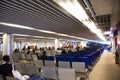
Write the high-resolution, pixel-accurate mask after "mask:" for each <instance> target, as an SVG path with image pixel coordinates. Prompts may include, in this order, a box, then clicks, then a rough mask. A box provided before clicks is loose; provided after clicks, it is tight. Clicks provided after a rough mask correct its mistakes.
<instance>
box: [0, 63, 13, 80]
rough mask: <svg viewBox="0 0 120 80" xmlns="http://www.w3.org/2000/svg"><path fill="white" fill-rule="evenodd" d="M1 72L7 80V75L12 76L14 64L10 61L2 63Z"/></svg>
mask: <svg viewBox="0 0 120 80" xmlns="http://www.w3.org/2000/svg"><path fill="white" fill-rule="evenodd" d="M0 74H1V75H2V76H3V79H4V80H6V79H5V77H6V76H12V65H11V64H8V63H5V64H2V65H0Z"/></svg>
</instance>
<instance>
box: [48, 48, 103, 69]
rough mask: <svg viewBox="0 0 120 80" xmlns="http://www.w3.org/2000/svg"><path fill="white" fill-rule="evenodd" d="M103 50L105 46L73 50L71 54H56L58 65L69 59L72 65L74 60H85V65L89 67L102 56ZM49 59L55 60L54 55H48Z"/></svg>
mask: <svg viewBox="0 0 120 80" xmlns="http://www.w3.org/2000/svg"><path fill="white" fill-rule="evenodd" d="M103 50H104V49H103V48H101V49H94V50H92V49H91V50H89V51H78V52H72V53H71V54H69V53H67V54H65V55H56V56H55V58H56V65H57V66H58V62H59V61H69V62H70V64H71V65H72V62H85V67H86V68H88V67H89V66H91V65H92V64H93V63H94V62H95V61H96V59H97V58H99V57H100V55H101V53H102V52H103ZM84 53H85V54H84ZM81 54H82V55H81ZM48 60H54V56H48Z"/></svg>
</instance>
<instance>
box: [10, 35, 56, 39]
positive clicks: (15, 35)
mask: <svg viewBox="0 0 120 80" xmlns="http://www.w3.org/2000/svg"><path fill="white" fill-rule="evenodd" d="M12 35H14V36H23V37H34V38H46V39H55V38H52V37H44V36H33V35H24V34H12Z"/></svg>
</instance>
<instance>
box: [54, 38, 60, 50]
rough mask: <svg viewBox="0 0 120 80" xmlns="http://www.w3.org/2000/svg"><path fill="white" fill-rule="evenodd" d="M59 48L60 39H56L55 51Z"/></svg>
mask: <svg viewBox="0 0 120 80" xmlns="http://www.w3.org/2000/svg"><path fill="white" fill-rule="evenodd" d="M57 48H59V39H55V50H57Z"/></svg>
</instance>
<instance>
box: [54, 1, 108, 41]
mask: <svg viewBox="0 0 120 80" xmlns="http://www.w3.org/2000/svg"><path fill="white" fill-rule="evenodd" d="M53 1H54V2H56V3H57V4H58V5H60V6H61V7H63V8H64V9H65V10H66V11H67V12H69V13H70V14H71V15H73V16H74V17H75V18H76V19H78V20H79V21H81V22H82V23H83V24H84V25H86V26H87V27H88V29H90V30H91V31H92V32H93V33H95V34H96V35H97V36H98V37H99V38H100V39H102V40H104V41H106V40H105V38H104V36H103V35H102V33H101V32H100V31H98V30H97V27H96V25H95V23H94V22H93V21H92V20H90V18H89V16H88V15H87V13H86V12H85V10H84V9H83V7H82V6H81V5H80V4H79V2H78V0H53ZM93 29H94V30H95V29H96V30H97V31H96V30H95V31H96V32H97V33H96V32H95V31H94V30H93Z"/></svg>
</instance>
